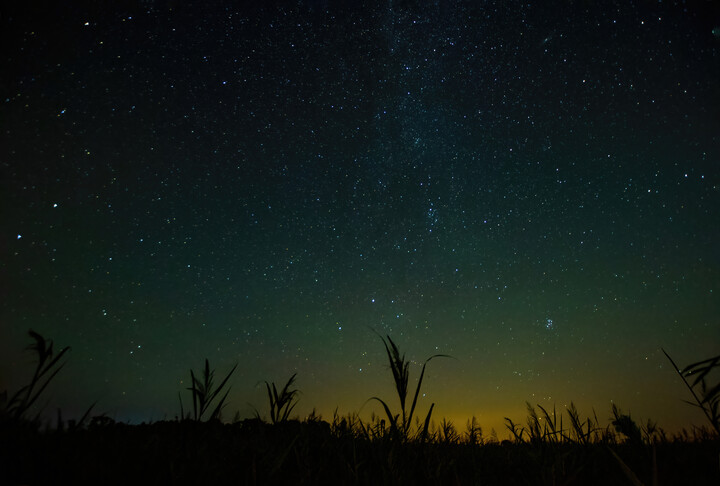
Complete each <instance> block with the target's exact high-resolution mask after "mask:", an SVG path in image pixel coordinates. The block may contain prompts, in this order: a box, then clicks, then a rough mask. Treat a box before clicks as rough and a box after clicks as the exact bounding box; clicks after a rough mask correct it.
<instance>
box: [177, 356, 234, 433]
mask: <svg viewBox="0 0 720 486" xmlns="http://www.w3.org/2000/svg"><path fill="white" fill-rule="evenodd" d="M237 366H238V365H237V364H236V365H235V366H233V367H232V369H231V370H230V371H229V372H228V374H227V375H226V376H225V378H224V379H223V380H222V381H221V382H220V384H219V385H218V386H217V387H216V386H215V384H214V383H213V380H214V378H215V370H214V369H210V362H209V361H208V360H207V359H205V369H204V370H203V373H202V374H201V375H200V378H202V379H200V378H198V377H196V376H195V372H193V370H190V380H191V383H192V386H191V387H189V388H188V390H189V391H190V393H191V394H192V404H193V415H192V419H193V420H194V421H196V422H200V421H202V419H203V415H205V412H207V411H208V410H210V406H211V404H212V403H213V401H215V399H216V398H217V397H218V396H219V394H220V393H221V392H222V390H223V388H225V385H226V384H227V381H228V380H229V379H230V376H231V375H232V374H233V373H234V372H235V369H236V368H237ZM228 393H230V387H229V386H228V387H227V390H226V391H225V395H223V396H222V398H221V399H220V401H218V402H217V405H216V406H215V408H214V409H213V410H212V412H210V415H209V416H208V417H207V420H216V419H217V418H218V417H219V416H220V412H221V411H222V408H223V406H224V404H225V399H226V398H227V396H228ZM178 397H179V398H180V417H182V418H185V415H184V410H183V404H182V397H181V396H180V394H178Z"/></svg>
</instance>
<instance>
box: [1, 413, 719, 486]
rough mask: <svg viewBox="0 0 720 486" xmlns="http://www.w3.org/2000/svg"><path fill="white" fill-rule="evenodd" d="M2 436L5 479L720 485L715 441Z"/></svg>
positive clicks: (243, 425)
mask: <svg viewBox="0 0 720 486" xmlns="http://www.w3.org/2000/svg"><path fill="white" fill-rule="evenodd" d="M375 427H377V428H379V427H380V423H379V422H376V424H375ZM0 433H1V434H2V435H1V437H2V439H1V448H0V457H2V459H1V461H2V467H1V468H0V469H1V470H2V475H3V477H2V483H3V484H30V485H33V484H71V485H81V484H93V485H97V484H118V485H119V484H122V485H127V484H137V483H139V482H141V483H147V484H150V483H153V484H168V485H170V484H174V485H184V484H212V485H219V484H252V485H254V484H295V485H301V484H302V485H304V484H308V485H310V484H368V485H379V484H407V485H411V484H438V485H452V484H458V485H465V484H467V485H470V484H478V485H485V484H487V485H494V484H497V485H500V484H503V485H520V484H522V485H527V484H537V485H555V484H557V485H560V484H577V485H590V484H602V485H608V484H613V485H622V484H638V483H635V482H634V481H635V480H638V481H640V482H641V483H642V484H647V485H650V484H660V485H671V484H672V485H675V484H677V485H689V484H695V485H704V484H708V485H710V484H712V485H717V484H719V483H720V474H719V473H718V464H717V461H718V450H720V444H719V443H718V441H717V439H713V438H710V437H705V438H702V437H697V438H696V440H685V439H683V438H680V437H676V438H674V439H666V440H657V441H655V442H652V443H646V442H642V443H637V444H632V443H629V442H627V441H626V442H624V443H618V442H617V440H616V437H615V436H607V437H605V439H604V440H602V441H599V442H593V443H588V444H579V443H576V442H571V441H559V442H552V441H549V440H541V441H535V442H532V441H530V440H523V441H522V442H517V441H515V442H510V441H504V442H503V443H498V442H486V441H483V442H475V443H473V442H471V441H472V440H473V439H471V438H470V436H469V435H468V434H467V433H463V434H457V436H451V437H448V438H445V437H443V435H442V433H441V432H440V431H437V432H435V433H433V434H430V435H431V436H430V437H429V438H428V440H425V441H418V440H409V441H399V440H397V438H396V437H393V436H392V435H391V434H390V433H389V432H387V431H386V432H385V433H384V434H383V433H382V432H381V431H380V430H375V431H370V430H368V424H362V425H361V424H360V423H359V422H358V421H353V419H352V418H351V417H348V418H347V419H337V418H336V419H335V420H333V422H331V423H328V422H326V421H323V420H317V419H311V420H307V421H304V422H299V421H293V420H290V421H285V422H280V423H277V424H268V423H264V422H262V421H260V420H257V419H251V420H245V421H242V422H237V423H234V424H221V423H220V422H219V421H210V422H196V421H191V420H184V421H172V422H156V423H152V424H141V425H127V424H123V423H113V422H112V421H111V420H109V419H96V420H93V421H91V422H90V424H89V425H88V426H87V427H84V428H79V427H75V428H74V429H71V430H47V431H39V430H37V429H36V428H34V427H32V426H30V425H29V424H27V423H17V422H15V423H9V422H5V423H4V424H3V429H2V431H0ZM374 434H378V435H374ZM477 439H478V438H477V437H476V438H475V440H477ZM613 453H615V454H616V455H617V456H618V457H619V458H620V459H621V462H619V461H618V459H617V458H616V457H615V456H614V455H613ZM624 467H627V468H628V469H629V470H630V471H631V472H630V473H628V472H627V471H625V470H624ZM628 474H631V475H634V476H635V479H633V477H632V476H628ZM654 476H656V477H657V482H656V483H655V482H654V479H653V477H654Z"/></svg>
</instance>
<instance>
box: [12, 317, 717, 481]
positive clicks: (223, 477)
mask: <svg viewBox="0 0 720 486" xmlns="http://www.w3.org/2000/svg"><path fill="white" fill-rule="evenodd" d="M30 336H31V337H32V338H33V340H34V342H33V343H32V344H31V345H30V346H29V349H30V350H31V351H33V352H35V353H36V354H37V366H36V370H35V372H34V373H33V378H32V380H31V381H30V383H28V384H27V385H25V386H24V387H22V388H21V389H20V390H18V391H16V392H15V393H14V394H13V395H10V396H9V395H8V393H7V392H3V393H2V394H0V485H5V484H9V485H26V484H27V485H44V484H68V485H84V484H92V485H97V484H105V485H113V484H118V485H120V484H122V485H127V484H158V485H186V484H188V485H191V484H192V485H206V484H208V485H224V484H228V485H229V484H234V485H246V484H247V485H256V484H260V485H264V484H270V485H274V484H292V485H316V484H332V485H342V484H367V485H373V486H377V485H385V484H387V485H424V484H436V485H553V486H554V485H595V484H597V485H623V484H627V485H634V486H637V485H642V484H645V485H691V484H692V485H705V484H707V485H711V484H712V485H718V484H720V467H719V466H720V464H719V461H718V459H719V458H720V456H719V454H718V453H719V452H720V420H719V418H720V414H719V412H718V404H719V403H720V385H717V384H716V385H714V386H708V384H707V380H706V378H707V377H708V376H709V374H710V373H711V371H713V370H714V369H717V368H718V366H720V356H718V357H715V358H711V359H709V360H703V361H700V362H697V363H693V364H691V365H689V366H687V367H685V368H684V369H682V370H681V369H679V368H678V367H677V366H676V365H675V363H674V362H673V363H672V364H673V366H674V367H675V369H676V370H677V372H678V374H679V375H680V377H681V379H682V381H683V382H684V384H685V385H686V386H687V388H688V389H689V391H690V393H691V395H692V396H693V398H694V399H695V401H696V403H695V405H696V406H698V407H699V408H701V409H702V410H703V412H704V414H705V415H706V417H707V418H708V420H709V423H710V425H711V427H710V428H693V430H692V433H687V432H683V434H679V435H674V436H668V435H667V434H666V433H665V432H664V431H663V430H662V429H661V428H659V427H658V426H657V424H655V423H653V422H652V421H648V422H647V423H646V424H644V425H643V424H640V425H638V424H637V423H636V422H635V421H633V419H632V418H631V417H630V415H629V414H625V413H623V412H622V411H621V410H620V409H619V408H617V407H616V406H614V405H613V408H612V414H613V420H612V421H611V423H610V424H609V425H606V426H601V425H600V423H599V421H598V419H597V416H596V415H595V413H594V412H593V416H592V417H581V415H580V413H579V412H578V411H577V409H576V408H575V406H574V405H573V404H572V403H571V404H570V406H569V407H567V409H565V410H564V412H563V411H561V412H560V413H556V411H555V410H554V409H553V410H548V409H545V408H543V407H542V406H540V405H537V406H533V405H531V404H529V403H528V404H527V418H526V421H525V424H519V423H515V422H513V421H512V420H511V419H509V418H506V419H505V420H506V426H507V430H508V431H509V432H510V434H511V437H512V440H504V441H502V442H500V441H498V440H497V438H496V436H495V434H492V435H491V437H490V438H485V437H484V436H483V434H482V429H481V428H480V427H479V425H478V424H477V422H476V420H475V419H474V418H473V419H472V420H469V421H468V423H467V424H466V427H465V429H464V430H458V429H457V427H456V426H455V425H454V424H452V423H451V422H449V421H447V420H445V419H443V420H442V421H441V422H440V424H439V425H437V426H434V425H432V421H431V416H432V412H433V406H434V404H431V405H430V407H429V410H428V412H427V414H426V415H425V417H424V420H421V419H420V417H419V416H418V415H416V414H415V412H416V405H417V401H418V396H419V394H420V389H421V386H422V382H423V376H424V373H425V367H426V365H427V364H428V362H430V361H431V360H432V359H433V358H439V357H446V356H444V355H435V356H431V357H429V358H428V359H427V360H426V361H425V362H424V363H423V365H422V369H421V372H420V375H419V377H418V380H417V384H416V386H415V391H414V393H412V394H409V393H408V392H410V391H411V389H410V388H409V383H410V379H409V376H410V372H409V370H410V368H409V361H408V360H407V359H406V358H405V355H404V354H402V353H401V352H400V350H399V349H398V347H397V346H396V345H395V343H394V342H393V341H392V339H390V337H389V336H387V340H386V339H385V338H382V336H381V339H382V341H383V344H384V346H385V350H386V352H387V356H388V362H389V364H390V369H391V371H392V375H393V380H394V382H395V389H396V392H397V403H398V404H399V405H400V408H399V409H398V410H396V411H393V410H392V407H391V405H390V404H391V403H395V402H394V401H388V400H385V399H382V398H379V397H370V398H369V401H370V400H374V401H376V402H377V403H379V404H381V405H382V408H383V411H384V413H385V417H379V416H376V415H373V416H372V417H371V419H370V420H369V421H363V420H361V419H360V418H359V416H358V415H357V414H349V415H347V416H344V417H341V416H339V415H337V414H335V415H334V416H333V417H332V419H331V420H330V421H329V422H328V421H325V420H323V419H322V418H321V417H320V416H318V415H316V414H315V413H314V412H313V413H312V414H311V415H310V416H309V417H307V418H306V419H305V420H304V421H299V420H291V419H290V414H291V412H292V410H293V408H294V406H295V403H297V402H296V397H297V393H298V391H297V390H295V389H293V388H292V386H293V384H294V381H295V375H292V376H291V377H290V379H289V380H288V381H287V383H286V384H285V386H284V387H282V388H280V389H278V387H276V385H275V383H267V382H266V383H265V385H266V389H267V395H268V403H269V411H270V422H266V421H263V420H261V419H260V418H259V415H260V413H259V412H257V415H258V417H256V418H254V419H247V420H243V421H240V420H235V421H233V423H232V424H224V423H222V422H221V421H220V416H221V410H222V408H223V405H224V402H225V399H226V397H227V395H228V391H229V385H228V383H229V380H230V378H231V376H232V374H233V371H234V370H235V368H232V369H231V370H230V372H229V373H228V374H227V375H226V376H225V377H224V378H223V379H222V381H220V383H219V384H215V382H214V374H215V373H214V370H213V369H211V368H210V364H209V362H208V361H207V360H206V361H205V367H204V369H203V371H202V372H201V373H198V374H195V373H194V372H193V371H191V372H190V375H191V383H192V386H191V387H190V388H188V389H187V391H189V392H190V395H191V403H192V409H191V410H192V411H188V412H187V413H185V411H184V407H183V404H182V397H180V417H181V418H180V419H177V420H174V421H162V422H155V423H150V424H140V425H130V424H125V423H120V422H115V421H114V420H112V419H111V418H108V417H106V416H103V415H101V416H95V417H92V418H90V419H88V417H89V416H90V412H91V410H92V407H90V408H89V409H88V411H87V412H86V413H85V415H84V416H83V417H82V418H80V419H79V420H78V421H70V422H68V423H67V424H65V423H64V421H62V419H61V418H60V416H58V419H57V422H56V424H55V426H54V427H51V426H50V425H43V424H42V423H41V420H40V418H39V415H36V416H35V417H30V416H29V415H30V413H29V411H30V410H31V408H32V406H33V404H34V403H35V402H36V401H37V399H38V397H39V396H40V395H41V393H42V392H43V390H45V388H46V387H47V385H48V383H49V382H50V381H51V380H52V379H53V378H54V377H55V375H56V374H57V373H58V372H59V371H60V369H61V368H62V363H60V358H61V357H62V356H63V355H64V354H65V353H66V352H67V351H68V349H69V348H63V349H62V350H60V352H59V353H58V354H57V355H56V354H55V353H54V351H53V343H52V341H50V340H46V339H44V338H43V337H42V336H41V335H39V334H37V333H34V332H32V331H30ZM668 358H669V359H670V357H669V356H668ZM670 361H671V362H672V359H670ZM226 385H227V386H226ZM223 391H224V393H223ZM410 398H412V400H411V401H410V400H409V399H410Z"/></svg>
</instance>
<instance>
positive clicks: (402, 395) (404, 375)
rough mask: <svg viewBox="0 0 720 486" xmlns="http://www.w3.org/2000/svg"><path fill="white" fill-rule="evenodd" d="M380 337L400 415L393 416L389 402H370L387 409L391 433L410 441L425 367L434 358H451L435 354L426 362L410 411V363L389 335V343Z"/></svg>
mask: <svg viewBox="0 0 720 486" xmlns="http://www.w3.org/2000/svg"><path fill="white" fill-rule="evenodd" d="M376 334H377V333H376ZM378 336H379V337H380V339H381V340H382V342H383V345H384V346H385V351H386V353H387V357H388V361H389V363H390V370H391V371H392V375H393V381H394V383H395V391H396V392H397V396H398V399H399V401H400V413H397V414H393V413H392V412H391V411H390V407H389V406H388V404H387V402H385V401H384V400H383V399H382V398H379V397H371V398H370V400H376V401H378V402H380V404H381V405H382V406H383V408H384V409H385V413H386V415H387V418H388V421H389V422H390V427H391V432H392V433H394V434H395V435H396V436H397V437H398V438H400V439H401V440H408V438H410V427H411V425H412V419H413V415H414V413H415V406H416V405H417V399H418V395H419V394H420V387H421V386H422V381H423V377H424V376H425V367H426V366H427V364H428V363H429V362H430V360H432V359H433V358H439V357H446V358H449V357H450V356H448V355H446V354H434V355H432V356H430V357H429V358H428V359H426V360H425V362H424V363H423V365H422V369H421V370H420V378H418V382H417V386H416V387H415V394H414V395H413V399H412V404H411V405H410V409H409V410H408V409H407V407H406V403H407V398H408V383H409V381H410V361H409V360H407V359H406V358H405V354H404V353H403V354H401V353H400V350H399V349H398V347H397V345H396V344H395V342H393V340H392V339H391V338H390V336H389V335H388V336H387V341H386V340H385V338H383V337H382V336H380V335H379V334H378ZM433 407H435V404H434V403H432V404H430V409H429V410H428V413H427V415H426V416H425V421H424V422H423V424H424V425H423V428H422V429H421V431H420V433H419V434H420V438H421V439H425V438H426V437H427V433H428V426H429V424H430V417H431V415H432V411H433Z"/></svg>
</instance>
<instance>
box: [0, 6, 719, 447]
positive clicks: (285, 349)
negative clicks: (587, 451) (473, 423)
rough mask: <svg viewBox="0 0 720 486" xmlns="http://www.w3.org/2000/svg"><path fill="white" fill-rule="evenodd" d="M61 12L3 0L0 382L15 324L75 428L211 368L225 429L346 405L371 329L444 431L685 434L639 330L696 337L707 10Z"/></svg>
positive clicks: (709, 192) (714, 23)
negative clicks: (221, 388)
mask: <svg viewBox="0 0 720 486" xmlns="http://www.w3.org/2000/svg"><path fill="white" fill-rule="evenodd" d="M69 3H73V5H74V6H72V7H71V6H69V5H67V4H66V3H63V2H60V3H57V4H53V5H51V6H48V5H45V4H43V3H41V2H32V1H31V2H27V3H23V4H22V5H16V6H14V7H3V9H4V12H2V14H1V16H0V20H1V25H0V27H1V30H2V46H3V47H2V58H1V59H2V70H1V71H2V72H1V78H0V79H1V80H2V84H1V85H0V89H1V90H2V93H0V95H1V96H0V129H1V132H0V137H1V138H0V228H1V229H2V233H1V235H0V238H1V240H0V291H1V292H2V298H1V299H0V331H1V332H2V339H1V341H2V343H1V344H0V352H1V353H2V356H1V357H0V389H4V388H7V387H9V388H10V389H11V390H14V389H17V387H19V386H21V385H22V384H23V383H24V382H25V380H27V378H28V374H29V373H30V370H31V368H32V364H31V362H30V357H29V355H27V354H22V353H21V351H22V349H23V347H24V346H25V345H26V344H28V342H29V341H28V337H27V334H26V333H27V330H28V329H30V328H32V329H34V330H36V331H39V332H41V333H42V334H43V335H45V336H46V337H49V338H53V339H54V340H55V341H56V345H57V346H66V345H69V346H71V347H72V350H71V351H70V353H69V354H68V364H67V366H66V368H65V369H64V370H63V371H62V372H61V374H60V375H59V376H58V379H57V383H56V384H55V386H54V387H52V388H51V389H50V393H49V394H48V397H47V398H48V399H49V405H48V407H49V408H50V409H54V408H55V407H62V408H63V410H64V412H65V413H66V414H67V415H72V414H79V413H81V412H82V411H84V409H85V408H86V407H87V406H88V405H90V404H91V403H92V402H94V401H96V400H97V401H98V404H97V406H96V408H95V412H96V413H103V412H105V413H107V414H108V415H110V416H112V417H114V418H116V419H119V420H132V421H133V422H139V421H142V420H159V419H162V418H173V417H174V416H175V414H177V413H178V411H179V405H178V402H177V392H178V391H180V390H184V388H185V387H187V386H188V379H189V370H190V368H193V369H196V370H198V369H199V368H200V367H201V366H202V364H203V360H204V358H206V357H207V358H209V359H210V363H211V365H212V366H213V367H217V369H218V373H219V374H224V373H225V372H226V371H227V370H229V369H230V367H231V366H232V365H233V364H235V363H238V370H237V371H236V374H235V375H234V378H233V380H232V384H233V391H232V392H231V395H230V398H229V400H230V402H229V405H228V407H227V409H226V416H232V415H233V414H234V412H235V411H236V410H237V411H239V412H240V414H241V415H242V416H250V415H251V414H252V413H253V407H255V408H257V409H258V410H259V411H260V412H261V414H267V411H266V409H267V405H266V403H265V397H264V388H263V387H262V386H261V385H259V383H261V382H262V381H263V380H269V381H276V382H283V383H284V381H285V380H287V378H289V377H290V375H292V374H293V373H296V372H297V373H298V378H297V385H298V387H299V388H300V389H301V391H302V395H301V402H300V404H299V405H298V408H297V411H298V412H299V413H300V415H305V414H307V413H308V412H309V411H310V410H311V409H312V408H313V407H316V408H317V410H318V411H319V412H321V413H322V414H323V415H324V416H325V417H328V416H330V415H331V414H332V412H333V410H335V409H336V407H337V409H338V412H339V413H342V414H346V413H349V412H356V411H361V413H362V415H363V416H367V415H368V414H369V413H370V412H371V411H372V410H377V409H376V408H375V405H374V404H365V402H366V400H367V399H368V398H369V397H371V396H373V395H380V396H382V397H385V398H387V399H391V398H393V397H392V387H391V375H390V372H389V370H388V368H387V365H386V362H385V360H386V358H385V356H384V348H383V346H382V343H381V341H380V339H379V338H378V336H377V335H376V334H374V333H373V331H372V329H374V330H376V331H377V332H378V333H380V334H383V335H384V334H389V335H390V336H391V337H392V338H393V339H394V340H395V341H396V342H397V343H398V345H399V346H400V347H401V349H403V350H405V351H407V353H408V357H410V358H412V359H413V360H414V362H415V363H422V361H423V360H424V359H425V358H426V357H428V356H430V355H431V354H434V353H445V354H450V355H452V356H453V357H455V358H456V359H454V360H450V359H445V360H434V361H433V362H432V363H431V364H430V365H429V368H428V372H427V374H426V379H425V383H424V389H423V391H424V394H423V395H422V399H421V402H420V404H419V406H420V410H421V413H423V411H425V410H427V407H429V405H430V403H431V402H434V403H435V404H436V405H435V412H434V413H435V414H436V417H437V418H440V417H448V418H450V419H452V420H454V421H455V422H456V423H457V424H458V425H460V426H462V425H463V424H464V422H465V420H466V419H468V418H470V417H471V416H473V415H475V416H477V417H478V419H479V421H480V424H481V425H483V426H485V427H487V429H488V430H489V428H490V427H495V428H497V429H498V431H499V432H501V433H504V432H503V431H501V430H500V427H501V425H500V424H501V422H502V418H503V417H504V416H510V417H512V418H514V419H515V420H520V419H522V418H523V417H524V407H525V401H530V402H531V403H538V404H541V405H543V406H544V407H548V406H549V407H552V406H553V404H555V405H556V406H557V408H558V409H562V408H564V407H565V406H567V405H569V403H570V402H571V401H573V402H574V403H575V404H576V405H577V406H578V408H579V409H580V412H581V414H584V415H587V414H591V413H592V408H593V407H594V408H595V410H596V411H597V414H598V417H599V418H601V420H604V419H606V418H608V417H609V415H610V407H611V402H613V403H616V404H617V405H619V406H620V407H621V408H622V409H623V410H626V411H627V410H629V411H630V412H631V413H632V414H633V417H637V418H639V419H647V418H652V419H654V420H658V421H659V423H660V425H661V426H664V427H666V428H668V429H671V430H672V429H676V428H677V427H679V426H688V425H690V424H692V423H694V424H701V423H702V420H703V417H702V415H701V414H700V413H699V411H697V410H694V409H693V408H692V407H690V406H689V405H687V404H684V403H683V402H682V401H681V399H685V398H689V396H686V393H687V390H685V389H684V388H683V386H682V384H681V382H680V381H679V379H678V378H677V376H675V375H674V374H673V370H672V369H671V367H670V366H668V362H667V360H666V358H665V357H664V355H663V354H662V352H661V351H660V348H661V347H664V348H665V349H666V350H667V351H669V352H670V353H671V355H672V356H673V357H674V358H675V359H676V361H677V362H678V363H679V364H681V365H684V364H689V363H690V362H692V361H697V360H700V359H703V358H707V357H710V356H714V355H716V354H717V353H718V348H719V347H720V321H719V320H718V319H719V317H718V316H720V299H719V298H718V297H719V295H718V293H720V274H719V273H718V272H719V271H720V251H719V250H718V248H719V247H720V244H719V241H720V238H719V236H720V231H719V230H718V222H720V186H719V184H720V82H718V80H720V15H719V11H718V3H717V2H703V1H696V2H689V3H679V2H669V1H663V2H650V1H642V2H625V1H622V2H620V1H619V2H606V1H597V2H594V1H575V2H569V1H568V2H555V4H554V5H555V6H554V7H551V8H548V6H547V5H548V4H547V2H538V3H533V2H529V3H528V2H525V3H516V2H506V1H498V2H462V1H448V2H435V3H431V2H428V3H424V2H419V3H415V2H392V1H386V2H380V1H377V2H363V3H364V4H365V6H364V7H362V8H360V7H357V6H343V7H338V6H332V5H330V4H333V3H334V2H322V1H317V2H301V3H299V4H298V6H297V7H293V8H290V7H283V8H276V7H262V8H260V7H255V8H254V9H252V10H250V9H247V8H245V7H242V6H241V5H242V4H244V3H246V2H229V1H227V2H198V3H196V4H189V3H186V2H181V1H179V0H178V1H161V0H158V1H155V2H153V1H144V2H140V3H137V2H109V1H108V2H89V1H88V2H85V3H83V2H69ZM255 3H264V2H255ZM353 3H354V2H353ZM419 370H420V366H419V365H417V366H413V368H412V372H413V373H414V376H417V374H418V373H419ZM183 393H184V394H186V392H185V391H183ZM185 399H186V400H188V399H189V395H187V394H186V397H185ZM391 403H392V404H393V405H394V404H395V402H394V401H392V402H391Z"/></svg>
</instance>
